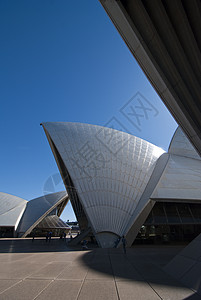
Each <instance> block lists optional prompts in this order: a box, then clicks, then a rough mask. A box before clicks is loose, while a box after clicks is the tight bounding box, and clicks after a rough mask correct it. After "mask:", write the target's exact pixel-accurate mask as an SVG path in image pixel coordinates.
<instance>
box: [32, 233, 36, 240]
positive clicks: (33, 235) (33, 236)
mask: <svg viewBox="0 0 201 300" xmlns="http://www.w3.org/2000/svg"><path fill="white" fill-rule="evenodd" d="M35 235H36V233H35V231H33V232H32V242H33V241H34V239H35Z"/></svg>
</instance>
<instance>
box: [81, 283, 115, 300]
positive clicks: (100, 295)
mask: <svg viewBox="0 0 201 300" xmlns="http://www.w3.org/2000/svg"><path fill="white" fill-rule="evenodd" d="M78 300H118V295H117V290H116V286H115V282H114V281H112V282H111V281H109V282H108V281H100V280H85V281H84V284H83V286H82V288H81V291H80V294H79V297H78Z"/></svg>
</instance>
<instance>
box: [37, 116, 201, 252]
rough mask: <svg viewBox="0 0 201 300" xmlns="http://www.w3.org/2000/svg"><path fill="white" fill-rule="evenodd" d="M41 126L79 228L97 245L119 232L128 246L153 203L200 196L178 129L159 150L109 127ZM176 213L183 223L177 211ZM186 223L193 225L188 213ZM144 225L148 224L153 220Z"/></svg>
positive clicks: (193, 158) (195, 166)
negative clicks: (170, 139) (167, 143)
mask: <svg viewBox="0 0 201 300" xmlns="http://www.w3.org/2000/svg"><path fill="white" fill-rule="evenodd" d="M42 125H43V128H44V130H45V133H46V136H47V138H48V141H49V144H50V146H51V149H52V152H53V154H54V157H55V159H56V162H57V165H58V167H59V170H60V173H61V176H62V178H63V181H64V184H65V186H66V189H67V192H68V195H69V198H70V200H71V203H72V206H73V209H74V211H75V214H76V217H77V219H78V221H79V224H80V228H81V230H82V231H83V232H84V231H86V232H88V230H89V228H91V230H92V232H93V234H94V236H95V238H96V240H97V242H98V244H99V245H100V246H101V247H113V246H114V244H115V241H116V240H117V239H118V238H119V237H121V236H122V235H125V236H126V237H127V241H128V244H129V245H131V244H132V243H133V241H134V239H135V238H136V236H137V234H138V232H139V230H140V228H141V226H142V225H143V224H144V223H146V219H147V217H149V218H150V216H149V214H150V212H151V213H152V208H153V207H154V205H155V203H156V202H157V203H158V202H160V203H163V204H162V205H166V206H167V205H168V204H167V202H168V203H169V202H174V205H175V203H178V207H179V203H184V202H188V203H190V202H191V203H198V202H199V201H201V194H200V190H201V160H200V157H199V155H198V154H197V152H196V151H195V150H194V148H193V146H192V145H191V144H190V142H189V141H188V139H187V138H186V136H185V135H184V134H183V132H182V131H181V129H180V128H178V129H177V131H176V133H175V135H174V137H173V139H172V142H171V144H170V148H169V151H168V153H164V151H163V150H162V149H161V148H159V147H156V146H154V145H152V144H150V143H148V142H146V141H144V140H142V139H140V138H137V137H135V136H132V135H130V134H127V133H125V132H120V131H117V130H114V129H111V128H105V127H101V126H96V125H89V124H80V123H49V122H48V123H43V124H42ZM165 203H166V204H165ZM160 205H161V204H159V206H160ZM174 205H173V206H174ZM173 206H172V207H173ZM178 207H177V211H178V210H179V209H181V207H179V208H178ZM187 209H188V211H191V208H189V207H188V208H187ZM163 210H164V215H165V219H164V216H162V218H163V220H165V221H164V222H166V224H164V226H165V225H168V226H169V225H170V223H168V222H169V221H168V220H169V219H168V216H167V208H166V207H164V206H163ZM189 213H190V214H191V215H192V212H189ZM176 218H177V219H178V220H177V222H178V221H179V220H180V221H181V224H183V223H182V220H181V218H182V217H181V213H180V214H179V213H178V215H177V216H176ZM192 222H194V223H195V224H197V223H196V220H195V217H194V216H193V215H192V220H191V223H192ZM198 223H199V222H198ZM150 224H152V225H150V226H152V229H153V227H154V226H155V225H156V223H153V221H152V223H150ZM160 224H162V223H160ZM160 224H159V225H160ZM157 226H158V225H157ZM152 231H153V230H152ZM154 234H155V235H156V232H155V233H154ZM162 234H163V233H162Z"/></svg>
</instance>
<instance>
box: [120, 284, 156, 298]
mask: <svg viewBox="0 0 201 300" xmlns="http://www.w3.org/2000/svg"><path fill="white" fill-rule="evenodd" d="M117 289H118V294H119V298H120V299H121V300H159V299H161V298H160V297H159V296H158V295H157V294H156V292H155V291H154V290H153V289H152V288H151V287H150V286H149V285H148V284H147V283H146V282H143V281H141V282H139V281H137V282H136V281H134V282H132V281H118V282H117Z"/></svg>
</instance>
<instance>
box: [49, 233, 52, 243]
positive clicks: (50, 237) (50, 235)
mask: <svg viewBox="0 0 201 300" xmlns="http://www.w3.org/2000/svg"><path fill="white" fill-rule="evenodd" d="M51 239H52V231H50V232H49V243H50V242H51Z"/></svg>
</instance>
